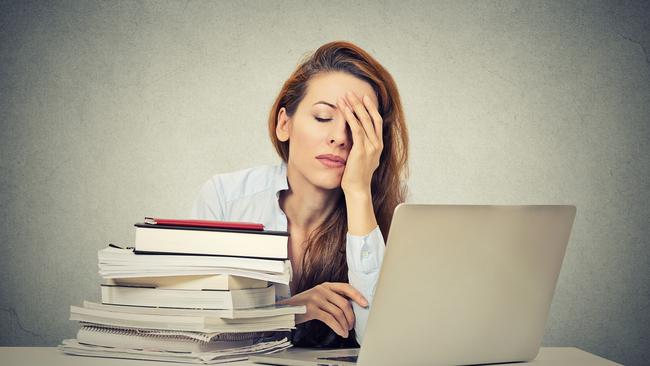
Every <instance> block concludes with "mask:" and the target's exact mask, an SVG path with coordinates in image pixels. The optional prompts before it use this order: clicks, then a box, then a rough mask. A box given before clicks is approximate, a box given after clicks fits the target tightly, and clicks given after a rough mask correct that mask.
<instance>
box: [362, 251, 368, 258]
mask: <svg viewBox="0 0 650 366" xmlns="http://www.w3.org/2000/svg"><path fill="white" fill-rule="evenodd" d="M369 255H370V253H369V252H368V251H367V250H364V251H362V252H361V258H368V256H369Z"/></svg>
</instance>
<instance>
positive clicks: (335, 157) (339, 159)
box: [316, 154, 345, 164]
mask: <svg viewBox="0 0 650 366" xmlns="http://www.w3.org/2000/svg"><path fill="white" fill-rule="evenodd" d="M316 159H327V160H331V161H335V162H338V163H343V164H345V159H343V158H342V157H340V156H338V155H333V154H323V155H318V156H317V157H316Z"/></svg>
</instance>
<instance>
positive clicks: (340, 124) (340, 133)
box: [328, 118, 352, 148]
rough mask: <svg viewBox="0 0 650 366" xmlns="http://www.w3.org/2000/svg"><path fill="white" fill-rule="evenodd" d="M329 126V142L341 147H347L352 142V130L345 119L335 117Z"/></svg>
mask: <svg viewBox="0 0 650 366" xmlns="http://www.w3.org/2000/svg"><path fill="white" fill-rule="evenodd" d="M330 126H332V128H331V129H330V131H329V140H328V141H329V144H330V145H335V146H340V147H343V148H347V147H349V145H350V144H351V142H352V131H350V126H348V123H347V122H346V121H345V119H344V118H337V119H336V120H335V122H334V123H331V124H330Z"/></svg>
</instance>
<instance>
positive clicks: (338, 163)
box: [316, 154, 345, 168]
mask: <svg viewBox="0 0 650 366" xmlns="http://www.w3.org/2000/svg"><path fill="white" fill-rule="evenodd" d="M316 159H318V161H320V162H321V164H323V165H325V166H326V167H328V168H341V167H344V166H345V159H343V158H342V157H340V156H336V155H332V154H327V155H318V156H317V157H316Z"/></svg>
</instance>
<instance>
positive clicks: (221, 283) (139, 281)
mask: <svg viewBox="0 0 650 366" xmlns="http://www.w3.org/2000/svg"><path fill="white" fill-rule="evenodd" d="M103 284H105V285H112V286H136V287H152V288H159V289H178V290H242V289H251V288H266V287H268V285H269V283H268V281H263V280H257V279H254V278H247V277H239V276H231V275H195V276H160V277H125V278H106V279H104V280H103Z"/></svg>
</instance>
